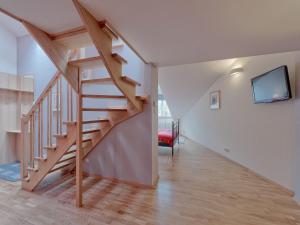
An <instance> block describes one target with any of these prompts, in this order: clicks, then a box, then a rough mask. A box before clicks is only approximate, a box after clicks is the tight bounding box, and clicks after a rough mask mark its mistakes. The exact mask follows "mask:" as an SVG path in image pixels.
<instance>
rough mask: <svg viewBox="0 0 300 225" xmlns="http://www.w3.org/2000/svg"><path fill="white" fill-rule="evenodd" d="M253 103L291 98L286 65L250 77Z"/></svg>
mask: <svg viewBox="0 0 300 225" xmlns="http://www.w3.org/2000/svg"><path fill="white" fill-rule="evenodd" d="M251 82H252V90H253V98H254V102H255V103H271V102H275V101H283V100H288V99H290V98H292V93H291V86H290V80H289V73H288V68H287V66H280V67H278V68H276V69H274V70H271V71H269V72H267V73H264V74H262V75H260V76H257V77H255V78H252V79H251Z"/></svg>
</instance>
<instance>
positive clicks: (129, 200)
mask: <svg viewBox="0 0 300 225" xmlns="http://www.w3.org/2000/svg"><path fill="white" fill-rule="evenodd" d="M179 148H180V150H178V149H177V147H176V150H175V155H174V158H173V160H172V158H171V156H170V150H168V149H164V148H162V149H161V150H160V156H159V166H160V169H159V170H160V181H159V183H158V187H157V189H156V190H152V189H141V188H138V187H133V186H130V185H127V184H122V183H116V182H114V181H109V180H100V179H96V178H92V177H88V178H85V179H84V181H83V186H84V192H85V193H84V208H81V209H78V208H76V207H75V204H74V203H75V186H74V182H75V181H74V178H73V177H70V176H65V177H63V179H60V180H57V181H56V182H55V183H54V184H53V185H49V184H48V182H49V181H48V182H47V180H46V182H43V183H42V185H41V187H40V188H39V190H38V191H37V192H34V193H29V192H25V191H22V190H20V187H19V185H20V184H19V183H9V182H4V181H0V224H1V225H71V224H72V225H96V224H97V225H101V224H111V225H123V224H127V225H154V224H159V225H190V224H197V225H198V224H201V225H202V224H203V225H219V224H220V225H285V224H288V225H294V224H295V225H296V224H300V207H299V206H298V205H297V204H296V203H295V202H294V201H293V200H292V197H291V196H289V195H288V194H287V193H286V192H285V191H284V190H283V189H282V188H281V187H280V186H277V185H274V184H272V183H270V182H267V181H265V180H263V179H262V178H260V177H259V176H257V175H256V174H254V173H252V172H250V171H248V170H246V169H245V168H242V167H240V166H239V165H237V164H234V163H232V162H230V161H229V160H226V159H225V158H223V157H221V156H219V155H217V154H216V153H214V152H212V151H209V150H207V149H205V148H204V147H202V146H200V145H198V144H195V143H193V142H191V141H188V140H185V144H181V145H180V147H179ZM57 184H59V185H58V186H56V185H57Z"/></svg>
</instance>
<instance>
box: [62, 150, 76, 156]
mask: <svg viewBox="0 0 300 225" xmlns="http://www.w3.org/2000/svg"><path fill="white" fill-rule="evenodd" d="M72 153H76V149H74V150H71V151H67V152H66V153H65V154H64V155H70V154H72Z"/></svg>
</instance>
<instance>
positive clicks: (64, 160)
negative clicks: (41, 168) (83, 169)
mask: <svg viewBox="0 0 300 225" xmlns="http://www.w3.org/2000/svg"><path fill="white" fill-rule="evenodd" d="M72 159H76V156H72V157H68V158H65V159H61V160H60V161H58V162H57V163H56V164H55V165H58V164H61V163H64V162H67V161H69V160H72Z"/></svg>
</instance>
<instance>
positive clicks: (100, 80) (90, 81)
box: [81, 76, 141, 86]
mask: <svg viewBox="0 0 300 225" xmlns="http://www.w3.org/2000/svg"><path fill="white" fill-rule="evenodd" d="M121 79H122V80H123V81H125V82H126V83H129V84H131V85H133V86H141V84H140V83H139V82H137V81H135V80H133V79H132V78H130V77H128V76H122V77H121ZM81 82H82V83H83V84H114V81H113V79H112V78H110V77H105V78H96V79H86V80H82V81H81Z"/></svg>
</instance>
